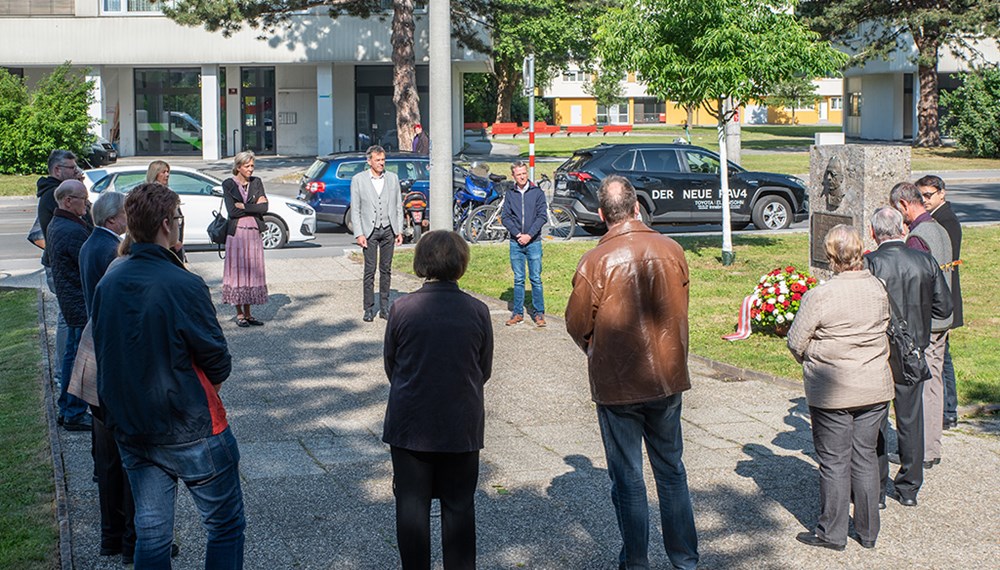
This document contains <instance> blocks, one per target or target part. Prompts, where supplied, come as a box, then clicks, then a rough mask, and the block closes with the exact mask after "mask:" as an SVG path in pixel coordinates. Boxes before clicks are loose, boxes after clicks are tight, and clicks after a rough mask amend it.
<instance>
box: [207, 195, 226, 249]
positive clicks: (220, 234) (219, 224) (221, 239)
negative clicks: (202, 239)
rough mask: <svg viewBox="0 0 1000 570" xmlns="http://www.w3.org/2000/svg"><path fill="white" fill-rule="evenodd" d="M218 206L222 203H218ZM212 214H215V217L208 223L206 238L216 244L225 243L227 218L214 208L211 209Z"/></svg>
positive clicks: (220, 206)
mask: <svg viewBox="0 0 1000 570" xmlns="http://www.w3.org/2000/svg"><path fill="white" fill-rule="evenodd" d="M219 208H220V209H221V208H222V204H219ZM212 215H213V216H215V219H214V220H212V223H210V224H208V239H210V240H212V243H214V244H216V245H226V236H227V234H228V229H229V220H227V219H226V217H225V216H223V215H222V214H220V213H219V212H217V211H215V210H212Z"/></svg>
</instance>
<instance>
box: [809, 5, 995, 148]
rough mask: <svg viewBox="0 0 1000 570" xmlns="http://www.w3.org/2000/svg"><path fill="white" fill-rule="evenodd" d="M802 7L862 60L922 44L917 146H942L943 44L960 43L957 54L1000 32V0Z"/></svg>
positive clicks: (820, 28)
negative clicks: (940, 85) (940, 89)
mask: <svg viewBox="0 0 1000 570" xmlns="http://www.w3.org/2000/svg"><path fill="white" fill-rule="evenodd" d="M801 9H802V15H803V16H804V18H805V21H806V22H807V24H808V25H809V26H810V27H812V28H813V29H814V30H817V31H819V32H821V33H822V34H823V35H824V36H825V37H827V38H830V39H833V40H835V41H837V42H841V43H843V44H844V45H846V46H847V47H848V48H849V49H851V50H852V51H853V52H855V53H856V54H857V55H856V58H857V61H858V62H861V63H863V62H865V61H869V60H873V59H879V58H885V57H886V56H887V55H888V54H890V53H892V52H894V51H897V50H900V51H902V52H903V53H906V52H907V51H908V50H909V47H910V45H915V46H916V51H917V54H916V62H915V63H916V64H917V77H918V78H919V82H920V99H919V103H918V104H917V115H918V126H917V135H916V136H915V137H913V145H914V146H940V145H941V132H940V129H939V125H938V75H937V64H938V56H939V55H940V53H941V48H943V47H946V46H947V47H951V48H956V49H953V50H952V51H953V53H955V54H956V55H962V54H963V53H975V49H974V48H973V46H972V45H971V41H972V40H973V39H980V38H982V37H983V36H992V37H996V36H997V34H998V22H1000V0H808V1H805V2H803V3H802V5H801ZM911 40H912V42H913V44H910V41H911ZM968 48H973V49H972V50H971V51H970V50H968Z"/></svg>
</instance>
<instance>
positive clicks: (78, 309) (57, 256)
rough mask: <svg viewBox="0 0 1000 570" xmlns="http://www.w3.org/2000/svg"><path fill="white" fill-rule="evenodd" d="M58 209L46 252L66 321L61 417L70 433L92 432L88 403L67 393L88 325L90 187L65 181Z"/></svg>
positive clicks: (57, 193) (57, 194) (58, 192)
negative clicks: (85, 257) (85, 267)
mask: <svg viewBox="0 0 1000 570" xmlns="http://www.w3.org/2000/svg"><path fill="white" fill-rule="evenodd" d="M53 195H54V197H55V200H56V204H57V205H58V207H57V208H56V209H55V212H53V214H52V220H51V222H50V223H49V226H48V230H47V232H46V235H45V245H46V248H45V252H46V253H47V254H48V261H49V267H50V268H51V271H52V282H53V285H54V287H55V292H56V298H57V299H58V300H59V311H60V312H61V313H62V316H63V318H64V319H65V321H66V346H65V347H64V348H63V352H62V353H61V354H59V356H60V357H61V358H62V360H61V363H62V374H61V378H62V382H61V387H60V390H59V416H60V417H61V418H62V419H63V424H62V425H63V427H64V428H66V429H67V430H69V431H90V430H91V427H92V422H91V419H90V416H89V415H88V414H87V403H86V402H85V401H83V400H81V399H80V398H77V397H76V396H74V395H72V394H70V393H69V392H67V391H66V389H67V388H68V387H69V378H70V376H71V375H72V373H73V364H74V362H75V361H76V351H77V348H78V347H79V346H80V337H81V336H82V335H83V328H84V327H85V326H87V304H86V301H85V300H84V295H83V281H82V278H81V275H80V249H81V248H82V247H83V244H84V243H85V242H86V241H87V238H89V237H90V233H91V231H93V228H92V227H91V225H90V224H89V223H87V221H86V220H84V218H83V217H84V215H86V214H87V210H88V209H89V208H88V207H89V206H90V200H89V199H88V195H87V188H86V187H85V186H84V185H83V183H82V182H80V181H79V180H72V179H71V180H64V181H63V182H61V183H60V184H59V186H58V187H57V188H56V189H55V192H53Z"/></svg>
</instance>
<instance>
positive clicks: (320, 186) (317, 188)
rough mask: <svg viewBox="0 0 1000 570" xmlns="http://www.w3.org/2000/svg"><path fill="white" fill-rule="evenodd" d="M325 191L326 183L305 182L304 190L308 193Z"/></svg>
mask: <svg viewBox="0 0 1000 570" xmlns="http://www.w3.org/2000/svg"><path fill="white" fill-rule="evenodd" d="M325 191H326V184H324V183H322V182H310V183H309V184H306V192H309V193H310V194H322V193H323V192H325Z"/></svg>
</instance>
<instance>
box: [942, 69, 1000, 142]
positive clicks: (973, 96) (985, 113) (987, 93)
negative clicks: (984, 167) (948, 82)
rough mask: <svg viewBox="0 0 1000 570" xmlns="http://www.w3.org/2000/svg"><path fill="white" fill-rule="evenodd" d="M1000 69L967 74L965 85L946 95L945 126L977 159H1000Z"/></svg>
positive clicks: (943, 102) (944, 98)
mask: <svg viewBox="0 0 1000 570" xmlns="http://www.w3.org/2000/svg"><path fill="white" fill-rule="evenodd" d="M998 102H1000V67H997V66H996V65H993V66H989V67H984V68H982V69H978V70H976V71H975V72H974V73H968V74H966V75H965V78H964V80H963V82H962V85H961V86H960V87H958V88H957V89H955V90H954V91H952V92H950V93H948V92H946V93H944V94H943V95H942V96H941V103H942V104H943V105H944V106H945V107H946V108H947V109H948V115H947V117H946V118H945V126H946V127H947V128H948V132H949V134H951V135H952V136H954V137H955V139H956V140H957V141H958V144H959V146H961V147H962V148H964V149H966V150H968V151H969V152H971V153H972V154H974V155H975V156H979V157H983V158H1000V130H998V129H997V123H998V122H1000V107H998V104H1000V103H998Z"/></svg>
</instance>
